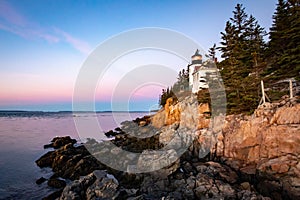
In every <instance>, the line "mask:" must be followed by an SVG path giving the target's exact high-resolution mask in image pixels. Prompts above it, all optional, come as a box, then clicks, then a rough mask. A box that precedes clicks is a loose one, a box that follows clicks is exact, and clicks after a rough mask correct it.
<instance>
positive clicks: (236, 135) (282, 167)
mask: <svg viewBox="0 0 300 200" xmlns="http://www.w3.org/2000/svg"><path fill="white" fill-rule="evenodd" d="M195 107H197V108H196V109H195ZM189 109H193V110H197V111H198V112H197V113H193V112H191V111H190V110H189ZM183 111H187V112H186V113H188V114H189V115H191V116H190V117H189V118H188V120H180V117H177V115H178V113H181V115H182V114H183V113H182V112H183ZM207 113H209V107H208V105H207V104H200V105H198V104H196V103H190V104H188V103H187V102H186V100H184V101H182V102H179V103H178V104H175V105H174V104H172V101H171V100H170V101H168V102H167V104H166V105H165V109H164V111H160V112H159V113H158V114H157V115H155V116H154V117H153V119H154V120H153V124H154V126H160V125H161V124H156V122H157V121H160V123H161V121H163V120H164V122H165V124H166V125H169V124H173V123H180V125H184V126H187V127H191V124H193V123H197V129H198V130H197V133H198V136H197V143H198V144H196V145H194V146H195V150H196V152H198V153H199V156H204V155H203V153H204V154H205V153H206V152H208V151H210V156H211V157H212V156H215V159H218V160H220V161H222V162H223V163H226V164H227V165H228V166H230V167H232V168H233V169H235V170H237V171H240V172H241V173H242V174H245V175H249V176H248V177H252V178H254V179H256V180H255V181H256V182H258V188H259V189H260V190H261V192H262V193H263V194H266V195H268V196H271V197H273V198H275V199H276V198H277V199H280V198H284V197H286V198H290V199H298V198H300V162H299V161H300V104H299V103H297V99H296V98H294V99H289V98H288V97H283V99H282V101H281V102H279V103H272V104H271V103H266V104H264V105H262V106H260V107H259V108H257V109H256V111H255V113H254V114H253V115H251V116H247V115H230V116H226V118H225V121H224V122H223V123H222V127H221V128H219V129H218V130H216V129H215V128H213V127H211V128H209V124H210V119H207ZM181 117H182V116H181ZM159 118H160V119H161V120H158V119H159ZM176 119H177V120H176ZM178 119H179V120H178ZM196 146H197V147H196Z"/></svg>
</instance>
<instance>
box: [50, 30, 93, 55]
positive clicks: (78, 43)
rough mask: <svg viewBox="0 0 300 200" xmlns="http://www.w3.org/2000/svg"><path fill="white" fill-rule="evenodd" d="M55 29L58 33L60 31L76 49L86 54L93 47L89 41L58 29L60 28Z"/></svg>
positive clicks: (66, 40) (65, 39)
mask: <svg viewBox="0 0 300 200" xmlns="http://www.w3.org/2000/svg"><path fill="white" fill-rule="evenodd" d="M54 29H55V31H56V33H58V34H59V35H61V36H62V37H63V38H64V41H65V42H67V43H69V44H70V45H71V46H73V47H74V48H75V49H77V50H78V51H80V52H82V53H84V54H88V53H90V51H91V47H90V45H89V44H88V43H87V42H85V41H83V40H80V39H78V38H75V37H73V36H72V35H70V34H69V33H66V32H65V31H62V30H61V29H58V28H54Z"/></svg>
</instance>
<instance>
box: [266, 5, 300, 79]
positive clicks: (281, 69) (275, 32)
mask: <svg viewBox="0 0 300 200" xmlns="http://www.w3.org/2000/svg"><path fill="white" fill-rule="evenodd" d="M299 4H300V3H299V0H278V3H277V8H276V11H275V13H274V15H273V24H272V27H271V28H270V35H269V38H270V41H269V44H268V54H267V56H269V57H270V58H271V63H270V67H269V68H268V71H267V74H271V73H274V74H275V76H273V78H274V79H282V78H290V77H296V78H299V75H300V74H299V73H300V5H299Z"/></svg>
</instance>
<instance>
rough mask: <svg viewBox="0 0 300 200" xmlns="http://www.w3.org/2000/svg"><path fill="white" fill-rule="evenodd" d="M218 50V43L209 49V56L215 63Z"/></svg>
mask: <svg viewBox="0 0 300 200" xmlns="http://www.w3.org/2000/svg"><path fill="white" fill-rule="evenodd" d="M216 50H217V47H216V43H214V45H213V46H212V47H211V48H209V50H208V53H209V54H208V56H209V57H210V58H211V59H212V60H213V61H215V59H216Z"/></svg>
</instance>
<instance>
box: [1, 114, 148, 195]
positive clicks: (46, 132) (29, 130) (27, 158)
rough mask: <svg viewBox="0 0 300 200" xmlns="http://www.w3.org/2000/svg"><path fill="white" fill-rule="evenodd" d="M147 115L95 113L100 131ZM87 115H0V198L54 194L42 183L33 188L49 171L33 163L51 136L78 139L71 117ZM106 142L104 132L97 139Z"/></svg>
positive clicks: (84, 115)
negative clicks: (68, 136) (67, 136)
mask: <svg viewBox="0 0 300 200" xmlns="http://www.w3.org/2000/svg"><path fill="white" fill-rule="evenodd" d="M148 114H150V113H147V112H131V113H126V112H100V113H96V116H97V118H98V122H99V124H100V126H101V128H102V130H103V131H105V132H106V131H109V130H113V129H115V128H116V127H118V126H120V123H121V122H122V121H125V120H132V119H135V118H137V117H142V116H145V115H148ZM91 115H92V114H91V113H80V115H74V114H73V113H72V112H6V111H1V112H0V199H41V198H43V197H45V196H47V195H48V194H50V193H52V192H53V191H55V190H54V189H53V188H50V187H48V186H47V183H46V182H44V183H42V184H41V185H37V184H36V183H35V181H36V180H37V179H39V178H40V177H42V176H43V177H45V178H49V177H50V176H51V175H52V173H51V169H50V168H44V169H40V168H39V167H37V166H36V164H35V160H37V159H38V158H39V157H40V156H42V155H43V154H45V153H46V152H47V151H49V149H44V148H43V146H44V145H45V144H48V143H50V141H51V140H52V138H54V137H55V136H66V135H70V136H71V137H72V138H75V139H76V140H77V141H78V142H79V143H80V142H84V141H85V139H86V138H82V140H81V139H80V137H79V135H78V133H77V131H76V126H75V123H74V117H86V118H87V119H88V118H89V117H90V116H91ZM100 138H102V139H106V136H105V135H104V133H103V134H102V135H101V136H100Z"/></svg>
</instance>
